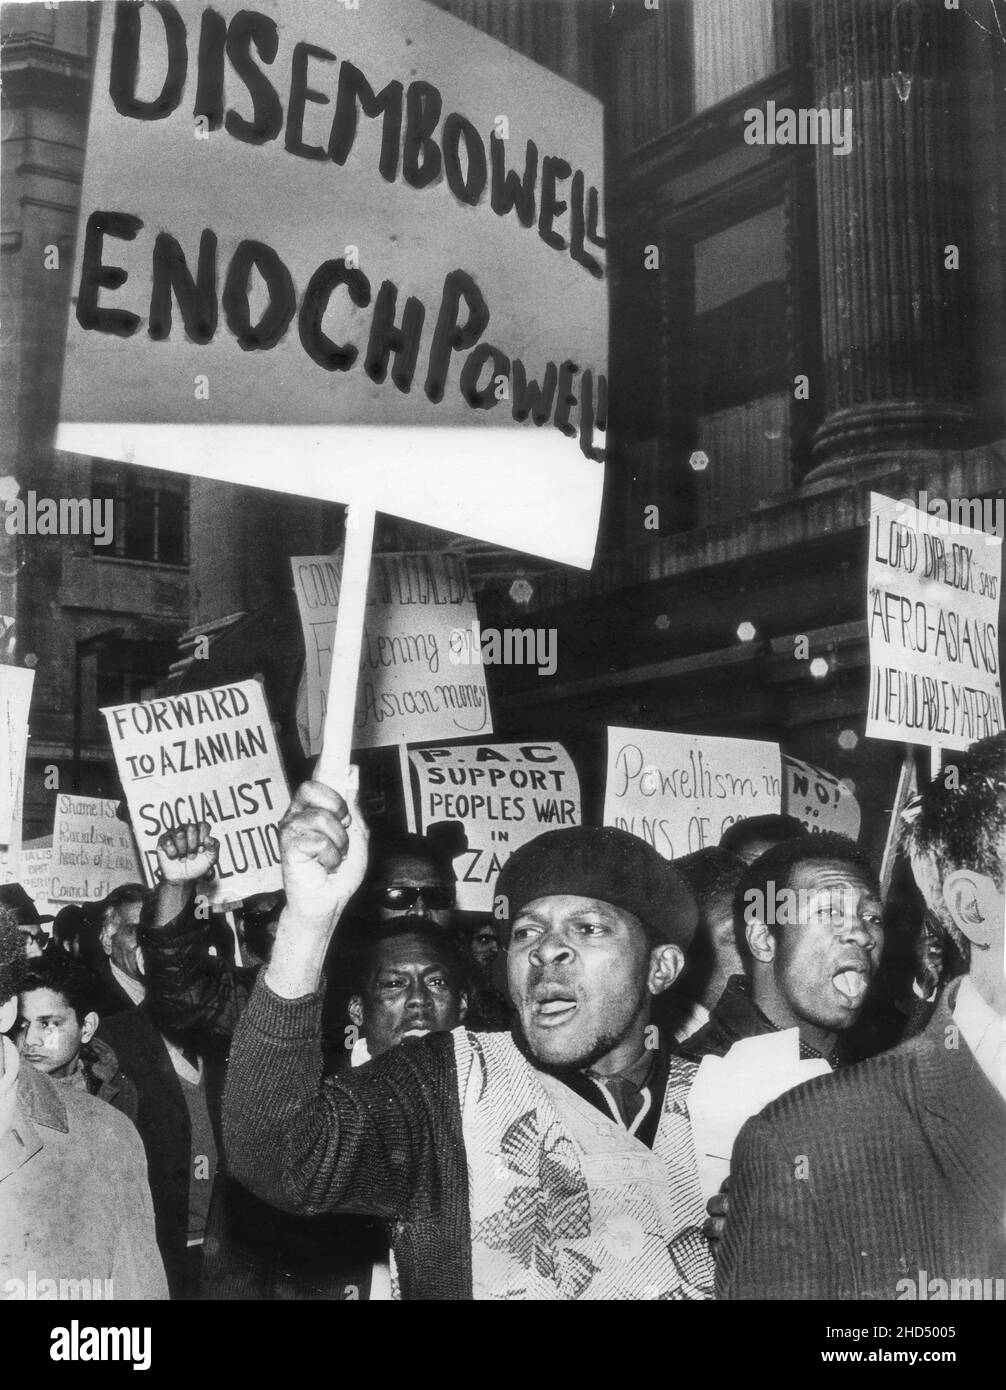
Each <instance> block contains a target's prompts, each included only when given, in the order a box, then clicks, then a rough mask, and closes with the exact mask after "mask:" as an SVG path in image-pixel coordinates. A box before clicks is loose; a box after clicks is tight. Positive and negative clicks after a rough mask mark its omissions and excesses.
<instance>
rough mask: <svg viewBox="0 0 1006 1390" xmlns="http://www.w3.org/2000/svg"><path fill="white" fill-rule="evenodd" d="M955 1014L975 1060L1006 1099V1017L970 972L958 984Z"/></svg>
mask: <svg viewBox="0 0 1006 1390" xmlns="http://www.w3.org/2000/svg"><path fill="white" fill-rule="evenodd" d="M953 1014H954V1022H955V1023H956V1024H957V1027H958V1028H959V1029H960V1030H961V1037H962V1038H963V1039H964V1041H965V1042H966V1043H967V1045H968V1047H969V1048H970V1049H971V1051H972V1053H973V1054H974V1058H975V1061H976V1062H977V1063H978V1065H979V1066H980V1067H981V1069H982V1071H983V1072H984V1073H985V1075H986V1076H987V1077H988V1079H989V1081H990V1082H991V1083H992V1085H993V1086H994V1087H995V1089H996V1090H997V1091H998V1092H999V1094H1000V1095H1001V1096H1002V1097H1003V1099H1004V1100H1006V1018H1001V1017H1000V1016H999V1014H997V1013H996V1011H995V1010H994V1009H993V1008H992V1007H991V1005H990V1004H987V1003H986V1002H985V1000H984V999H983V998H982V996H981V995H980V994H979V993H978V991H977V989H975V987H974V985H973V984H972V983H971V980H970V979H969V978H968V976H967V975H965V976H964V977H963V978H962V979H961V982H960V984H959V985H958V987H957V998H956V999H955V1000H954V1005H953Z"/></svg>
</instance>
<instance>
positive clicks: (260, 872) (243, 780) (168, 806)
mask: <svg viewBox="0 0 1006 1390" xmlns="http://www.w3.org/2000/svg"><path fill="white" fill-rule="evenodd" d="M101 712H102V714H103V715H104V716H105V719H106V721H107V723H108V732H109V736H110V738H111V740H112V749H113V751H114V753H115V762H116V766H117V767H118V769H119V777H120V779H121V781H122V785H123V788H124V790H125V793H126V800H127V802H128V804H129V814H130V816H131V818H132V822H133V830H134V831H135V833H136V840H137V843H138V844H139V847H140V853H141V855H142V859H143V867H144V871H145V873H146V876H147V882H148V883H149V884H154V883H155V882H156V881H157V874H158V867H157V841H158V839H159V838H160V836H161V835H162V834H163V833H164V831H165V830H175V829H177V828H178V826H180V825H185V824H187V823H190V824H191V823H195V822H198V821H206V822H207V823H208V824H209V827H210V832H211V834H212V835H213V837H214V839H216V840H217V841H218V842H219V844H220V858H219V861H218V863H217V867H216V870H215V872H214V875H213V878H212V879H211V880H210V881H209V883H208V885H207V889H208V892H207V896H208V898H209V901H210V902H211V903H212V904H214V905H218V904H221V903H232V902H236V901H237V900H238V899H239V898H246V897H249V896H250V895H251V894H253V893H265V892H269V891H271V890H273V889H276V888H281V887H282V884H283V877H282V873H281V871H280V849H279V829H278V826H279V821H280V820H281V818H282V816H283V814H284V812H285V811H286V808H287V807H288V806H289V804H290V793H289V791H288V789H287V784H286V776H285V774H284V772H283V765H282V763H281V762H280V757H279V750H278V749H277V747H276V736H275V734H274V733H273V727H272V723H271V721H270V719H269V711H268V708H267V707H266V702H265V696H264V694H263V693H262V687H261V686H260V685H259V684H258V682H257V681H241V682H240V683H239V684H237V685H227V686H218V687H216V688H215V689H213V690H198V691H194V692H192V693H191V694H187V695H171V696H167V697H165V698H164V699H160V700H144V701H142V702H141V703H140V704H135V705H116V706H114V707H112V708H111V709H103V710H102V711H101Z"/></svg>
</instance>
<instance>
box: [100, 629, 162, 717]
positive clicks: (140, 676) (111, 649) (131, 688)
mask: <svg viewBox="0 0 1006 1390" xmlns="http://www.w3.org/2000/svg"><path fill="white" fill-rule="evenodd" d="M177 656H178V646H177V644H176V643H175V642H169V641H160V640H153V641H136V640H132V639H129V638H114V639H112V640H110V641H108V642H107V643H105V644H104V645H103V646H101V647H100V648H99V649H98V651H97V666H96V670H95V696H96V705H97V708H98V709H107V708H108V707H109V706H110V705H127V704H132V703H133V702H134V701H137V700H149V699H150V698H151V696H152V695H153V693H154V687H155V686H156V685H157V683H158V681H162V680H164V678H165V677H166V675H167V673H168V667H169V666H170V665H171V663H172V662H173V661H174V660H175V659H176V658H177Z"/></svg>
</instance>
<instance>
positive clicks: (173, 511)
mask: <svg viewBox="0 0 1006 1390" xmlns="http://www.w3.org/2000/svg"><path fill="white" fill-rule="evenodd" d="M91 496H92V497H93V498H96V499H98V498H100V499H102V500H109V501H111V503H112V509H113V515H114V519H115V538H114V540H113V542H112V544H111V545H102V546H99V545H97V544H95V545H94V547H93V549H94V553H95V554H96V555H102V556H109V557H112V558H114V559H117V560H141V561H145V562H146V563H148V564H155V565H187V564H188V562H189V480H188V478H187V477H185V476H184V475H180V474H177V473H162V472H159V471H158V470H157V469H153V468H138V467H135V466H131V465H129V466H127V465H121V464H115V463H104V462H102V461H100V460H95V462H94V464H93V469H92V475H91Z"/></svg>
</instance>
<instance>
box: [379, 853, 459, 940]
mask: <svg viewBox="0 0 1006 1390" xmlns="http://www.w3.org/2000/svg"><path fill="white" fill-rule="evenodd" d="M375 849H376V853H375V854H374V855H373V859H372V863H373V868H372V871H371V873H370V875H369V876H368V881H367V882H366V883H365V884H364V886H363V889H362V891H361V893H360V899H361V902H360V907H361V909H362V915H364V916H366V917H367V918H368V919H369V920H371V921H376V922H380V923H387V922H394V921H397V920H398V919H399V918H401V917H407V918H409V919H411V920H414V921H416V922H418V923H420V924H428V925H430V926H433V927H443V928H450V927H452V926H453V925H454V921H453V918H454V901H455V890H454V871H453V869H452V867H451V864H450V862H449V861H447V860H445V859H443V858H442V857H441V856H440V855H439V854H438V853H437V851H436V850H435V849H434V847H433V846H432V845H431V844H430V842H429V841H428V840H426V839H424V838H423V836H422V835H405V836H402V837H401V838H400V839H397V840H392V841H387V842H385V843H383V844H381V845H378V846H376V847H375Z"/></svg>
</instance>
